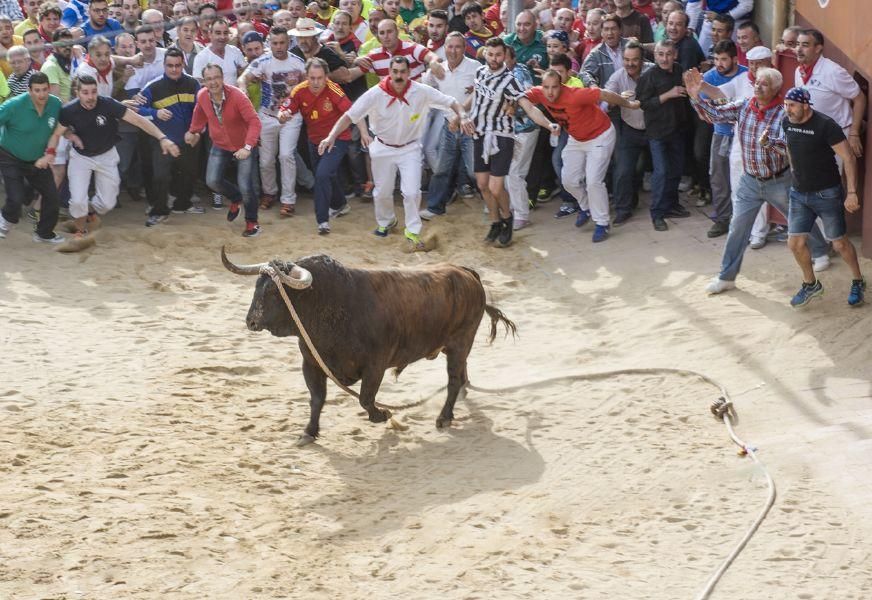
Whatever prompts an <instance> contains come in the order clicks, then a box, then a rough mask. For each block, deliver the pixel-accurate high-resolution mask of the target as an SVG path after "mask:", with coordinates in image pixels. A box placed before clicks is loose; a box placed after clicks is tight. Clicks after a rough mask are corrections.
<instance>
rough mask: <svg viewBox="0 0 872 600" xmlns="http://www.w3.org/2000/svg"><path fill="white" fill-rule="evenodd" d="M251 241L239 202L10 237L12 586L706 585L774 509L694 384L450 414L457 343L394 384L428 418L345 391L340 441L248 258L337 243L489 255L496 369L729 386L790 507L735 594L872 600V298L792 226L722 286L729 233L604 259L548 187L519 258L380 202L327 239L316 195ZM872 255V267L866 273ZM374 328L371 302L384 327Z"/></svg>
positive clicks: (5, 473) (585, 392) (653, 239)
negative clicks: (302, 437)
mask: <svg viewBox="0 0 872 600" xmlns="http://www.w3.org/2000/svg"><path fill="white" fill-rule="evenodd" d="M306 204H307V203H304V206H303V207H302V209H301V213H302V214H301V215H299V216H297V217H295V218H293V219H291V220H289V221H284V222H278V221H277V220H276V216H275V211H272V213H271V214H267V215H266V216H264V218H263V220H262V223H263V225H264V230H265V233H264V234H263V235H262V236H260V237H259V238H256V239H253V240H245V239H243V238H241V237H239V225H234V226H228V224H227V223H226V222H225V221H224V215H223V213H217V212H213V211H209V214H207V215H204V216H193V215H174V216H173V217H172V218H171V220H170V221H169V222H168V223H167V224H166V225H164V226H161V227H159V228H157V229H155V230H147V229H146V228H144V227H143V226H142V225H143V221H144V217H143V216H142V210H141V206H140V205H132V204H131V205H127V206H125V207H124V208H123V209H121V210H118V211H115V212H114V213H113V214H112V215H110V216H109V217H108V218H107V220H106V227H104V229H103V230H102V231H100V232H99V234H98V244H97V245H96V246H95V247H94V248H91V249H88V250H86V251H84V252H82V253H79V254H70V255H61V254H58V253H55V252H52V251H51V250H50V249H49V248H47V247H43V246H36V245H35V244H33V243H32V242H31V241H30V238H29V234H27V233H26V231H25V230H26V229H27V228H26V227H20V228H19V229H18V230H15V231H13V233H12V234H10V236H9V238H8V239H6V240H3V241H2V242H0V264H2V269H0V310H2V313H3V315H4V319H3V326H2V329H0V340H2V356H0V368H2V373H3V378H2V381H0V473H2V478H0V597H2V598H10V599H11V598H70V599H78V598H308V599H321V598H324V599H328V598H329V599H334V598H362V597H372V598H397V597H404V598H422V599H429V598H436V597H439V598H468V599H474V598H482V599H484V598H494V597H496V598H535V599H543V598H545V599H551V598H592V599H593V598H595V599H600V598H621V599H625V598H630V599H635V598H663V599H673V598H690V597H692V596H693V595H694V594H695V593H696V592H698V591H699V590H700V589H701V588H702V586H703V584H704V583H705V581H706V580H707V578H708V576H709V574H710V573H711V572H712V571H713V570H714V569H715V568H716V567H717V565H718V564H719V562H720V561H721V560H722V558H723V557H724V556H725V555H726V554H727V553H728V551H729V550H730V549H731V548H732V547H733V545H734V544H735V542H736V541H737V540H738V539H739V538H740V536H741V535H742V533H744V531H745V529H746V528H747V527H748V526H749V525H750V523H751V521H752V520H753V518H754V516H755V515H756V514H757V512H758V511H759V509H760V507H761V505H762V503H763V501H764V499H765V492H766V488H765V482H764V479H763V477H762V475H761V474H760V472H759V471H757V470H756V469H754V468H753V465H752V464H751V462H750V461H749V460H747V459H742V458H740V457H738V456H737V454H736V452H735V448H734V447H733V446H731V445H730V443H729V440H728V438H727V435H726V430H725V428H724V427H723V425H722V424H720V423H719V422H718V421H717V420H715V419H714V418H713V417H712V416H711V415H710V414H709V412H708V406H709V403H710V402H711V401H712V400H714V399H715V398H716V397H717V392H716V391H715V390H714V389H713V388H711V387H710V386H708V385H706V384H704V383H702V382H701V381H699V380H697V379H695V378H692V377H682V376H674V375H669V376H650V377H641V376H640V377H630V376H622V377H615V378H613V379H609V380H603V381H597V382H593V383H585V382H577V383H573V384H560V385H556V384H554V385H533V386H530V387H528V388H525V389H524V390H522V391H518V392H513V393H502V394H483V393H480V392H470V393H469V395H468V397H467V399H466V400H465V401H464V402H461V403H459V405H458V408H457V410H456V414H457V416H458V422H457V423H456V425H455V426H454V427H453V428H452V429H451V430H450V431H444V430H443V431H439V430H436V429H435V427H434V422H435V418H436V415H437V414H438V410H439V408H440V406H441V403H442V401H443V398H442V397H441V394H437V390H438V389H439V388H440V387H441V386H443V385H444V383H445V374H444V360H443V359H442V358H439V359H437V360H435V361H432V362H426V361H425V362H422V363H417V364H415V365H413V366H410V367H409V368H408V369H407V370H406V371H405V372H404V373H403V375H402V377H401V378H400V380H399V381H397V382H393V381H390V382H388V383H386V384H385V386H384V387H383V388H382V394H381V395H380V400H382V401H384V402H386V403H393V404H398V403H403V402H412V401H416V400H419V399H422V398H427V399H428V400H427V401H426V402H425V403H424V404H423V405H422V406H420V407H417V408H414V409H412V410H408V411H405V412H401V413H398V414H397V415H396V416H397V419H398V421H400V422H401V423H402V424H403V425H405V426H407V427H408V429H406V430H396V429H390V428H387V427H386V426H385V425H373V424H371V423H369V422H368V421H366V419H365V418H364V416H363V413H362V411H361V410H360V409H359V407H358V406H357V405H356V403H355V401H353V400H352V398H350V397H349V396H347V395H345V394H344V393H342V392H340V391H338V390H337V389H336V388H335V387H334V386H332V384H329V388H328V389H329V393H330V398H329V400H328V406H327V407H326V409H325V412H324V415H323V417H322V421H321V424H322V437H321V438H320V440H319V442H318V443H317V444H314V445H310V446H307V447H305V448H296V447H295V446H294V442H295V440H296V439H297V437H298V435H299V434H300V433H301V431H302V428H303V426H304V425H305V422H306V419H307V417H308V405H307V402H308V396H307V392H306V388H305V385H304V383H303V380H302V375H301V373H300V357H299V353H298V351H297V349H296V341H295V340H288V339H278V338H273V337H271V336H270V335H269V334H267V333H266V332H262V333H260V334H254V333H251V332H249V331H248V330H247V329H246V328H245V324H244V317H245V313H246V311H247V309H248V304H249V302H250V299H251V293H252V290H253V285H254V281H253V278H252V279H247V278H243V277H239V276H235V275H232V274H230V273H228V272H227V271H225V270H223V268H222V267H221V264H220V262H219V260H218V252H219V248H220V246H221V245H222V244H228V245H229V249H230V251H231V256H232V257H233V258H235V259H236V260H237V261H239V262H259V261H262V260H266V259H268V258H270V257H273V256H280V257H283V258H287V259H292V258H295V257H301V256H303V255H307V254H312V253H317V252H326V253H329V254H331V255H333V256H334V257H336V258H338V259H340V260H342V261H344V262H346V263H347V264H350V265H356V266H367V265H372V266H379V267H384V266H415V265H420V264H425V263H429V262H437V261H450V262H455V263H460V264H464V265H468V266H471V267H474V268H475V269H477V270H478V271H479V273H481V275H482V277H483V279H484V281H485V283H486V286H487V288H488V292H489V294H490V297H491V300H492V301H493V302H494V303H495V304H497V305H498V306H499V307H500V308H501V309H502V310H504V311H505V312H506V314H507V315H508V316H509V317H510V318H512V319H514V320H515V321H516V322H517V324H518V327H519V331H520V338H519V339H518V340H515V341H512V340H511V339H498V341H497V342H496V343H495V344H494V345H493V346H487V345H486V343H485V339H484V338H485V335H484V331H481V332H480V334H479V339H478V340H477V343H476V347H475V349H474V351H473V353H472V356H471V359H470V375H471V378H472V380H473V382H474V383H476V384H478V385H480V386H487V387H503V386H508V385H514V384H519V383H525V382H534V381H536V380H539V379H542V378H546V377H552V376H555V375H562V374H571V373H584V372H594V371H600V370H608V369H617V368H624V367H639V366H645V367H649V366H650V367H655V366H667V367H683V368H689V369H695V370H699V371H703V372H705V373H707V374H709V375H711V376H712V377H714V378H716V379H718V380H721V381H722V382H723V383H725V384H726V385H727V386H728V388H729V389H730V390H731V392H732V393H733V394H734V396H735V401H736V408H737V410H738V413H739V420H738V423H737V431H738V432H739V434H740V435H741V436H742V437H744V438H745V439H746V440H748V441H750V442H751V443H753V444H754V445H755V446H757V447H759V448H760V456H761V458H762V459H763V460H764V461H765V462H766V464H767V465H768V467H769V468H770V470H771V472H772V474H773V476H774V477H775V480H776V483H777V485H778V493H779V496H778V500H777V503H776V505H775V507H774V508H773V510H772V512H771V513H770V516H769V518H768V519H767V520H766V521H765V522H764V524H763V527H762V528H761V530H760V531H759V533H758V534H757V535H756V536H755V537H754V538H753V539H752V541H751V543H750V545H749V546H748V548H747V549H746V551H745V552H744V553H743V554H742V555H741V556H740V557H739V559H738V560H737V562H736V563H735V564H734V566H733V567H732V569H731V570H730V571H729V572H728V573H727V575H726V577H725V578H724V579H723V581H722V583H721V585H720V586H719V588H718V590H717V592H716V593H715V595H714V596H713V597H714V598H745V599H758V598H801V599H812V598H814V599H818V598H839V599H850V598H856V599H861V598H870V597H872V557H870V552H872V551H870V548H872V545H870V543H869V540H870V530H872V525H870V517H872V507H870V506H872V505H870V503H869V502H868V499H869V497H870V495H872V468H870V464H872V409H870V406H872V405H870V395H872V392H870V372H872V369H870V360H869V358H870V352H869V350H868V347H869V346H868V336H869V331H870V327H872V317H870V315H872V312H870V311H872V309H870V308H868V307H865V308H859V309H853V310H852V309H849V308H848V307H847V305H846V303H845V296H846V294H847V285H848V281H849V278H850V275H849V272H848V270H847V268H846V267H845V266H844V265H843V264H839V263H838V261H834V262H835V263H836V265H835V267H834V268H833V269H832V270H831V271H829V272H827V273H825V274H824V275H823V281H824V284H825V286H826V287H827V294H826V296H825V297H824V299H823V300H821V301H819V302H817V303H815V304H813V305H812V306H811V307H810V308H809V309H808V310H805V311H794V310H791V309H790V308H789V307H788V305H787V300H788V298H789V297H790V295H791V294H792V293H793V292H794V290H795V288H796V287H797V285H798V283H799V279H798V271H797V270H796V268H795V267H794V265H793V261H792V258H791V257H790V256H789V253H788V251H787V249H786V247H785V246H784V245H783V244H770V246H768V247H766V248H765V249H763V250H760V251H751V250H749V251H748V255H747V257H746V261H745V268H744V271H743V276H742V277H741V278H740V280H739V287H740V289H739V290H737V291H734V292H730V293H728V294H725V295H723V296H719V297H707V296H706V295H705V294H704V293H703V288H704V285H705V283H706V282H707V280H708V278H709V277H710V276H711V275H712V274H713V273H714V272H715V271H716V270H717V266H718V263H719V256H720V249H721V246H722V244H723V238H721V239H719V240H708V239H707V238H706V237H705V231H706V229H707V227H708V225H707V222H706V221H705V219H704V217H703V216H701V215H700V214H697V215H696V216H695V217H693V218H691V219H686V220H683V221H674V222H672V223H671V224H670V227H671V229H670V230H669V232H667V233H657V232H655V231H653V229H652V228H651V226H650V223H649V222H648V220H647V219H646V218H645V217H644V216H640V217H639V218H637V219H636V220H634V221H631V222H630V223H628V224H627V225H625V226H624V227H621V228H619V229H614V230H613V235H612V238H611V239H610V240H609V241H607V242H606V243H604V244H598V245H593V244H591V242H590V234H591V232H590V231H589V230H582V231H579V230H576V229H575V228H574V227H573V225H572V222H571V221H568V220H564V221H556V220H555V219H553V218H552V216H551V214H552V213H553V211H554V209H556V207H555V206H553V204H551V205H546V206H544V207H543V208H542V209H540V210H538V211H537V212H536V213H534V220H535V221H536V223H535V225H534V226H533V227H531V228H529V229H527V230H524V231H522V232H519V234H518V235H517V238H516V242H515V244H514V245H513V246H512V247H511V248H510V249H507V250H500V249H494V248H485V247H483V245H482V244H481V242H480V238H481V237H482V236H483V235H484V233H485V229H486V226H485V221H484V217H483V215H482V214H481V210H480V208H478V207H477V206H475V207H472V206H464V205H461V204H455V205H453V206H452V207H451V209H450V214H449V215H448V216H447V217H444V218H442V219H439V220H438V221H436V222H434V223H433V224H431V225H429V226H428V227H427V232H428V235H436V236H438V244H439V245H438V248H437V249H436V250H435V251H433V252H431V253H429V254H408V253H405V252H403V241H402V239H401V237H400V236H399V235H393V236H391V237H390V238H389V239H387V240H381V239H377V238H375V237H374V236H372V235H370V234H369V230H370V229H371V228H372V227H373V222H372V208H371V206H370V205H362V204H358V203H357V202H355V203H354V210H353V211H352V213H351V214H350V215H348V216H347V217H343V218H342V219H341V220H338V221H337V222H336V223H335V224H334V233H333V234H331V235H330V236H329V237H327V238H324V237H318V236H317V235H315V232H314V229H315V224H314V219H313V217H312V215H311V211H310V209H309V208H308V207H307V206H306ZM864 265H865V269H866V271H867V272H872V265H870V263H869V261H864ZM363 317H365V315H361V318H363Z"/></svg>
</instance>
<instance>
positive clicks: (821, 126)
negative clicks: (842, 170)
mask: <svg viewBox="0 0 872 600" xmlns="http://www.w3.org/2000/svg"><path fill="white" fill-rule="evenodd" d="M781 128H782V129H783V130H784V140H785V141H786V142H787V151H788V152H789V153H790V170H791V174H792V175H793V188H794V189H795V190H796V191H798V192H817V191H820V190H825V189H827V188H831V187H835V186H837V185H841V183H842V176H841V175H840V174H839V167H838V165H836V153H835V152H834V151H833V146H835V145H837V144H838V143H839V142H841V141H843V140H844V139H845V133H844V132H843V131H842V128H841V127H839V125H838V124H837V123H836V122H835V121H833V120H832V119H831V118H829V117H828V116H826V115H825V114H823V113H819V112H818V111H814V113H812V116H811V118H810V119H809V120H808V121H806V122H805V123H791V122H790V121H789V120H788V119H787V117H785V118H784V120H783V121H782V122H781Z"/></svg>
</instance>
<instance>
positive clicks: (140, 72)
mask: <svg viewBox="0 0 872 600" xmlns="http://www.w3.org/2000/svg"><path fill="white" fill-rule="evenodd" d="M165 53H166V50H164V49H163V48H157V49H156V50H155V55H154V60H153V61H151V62H147V63H145V64H143V65H142V66H141V67H137V69H136V71H134V73H133V76H132V77H131V78H130V79H128V80H127V83H125V84H124V89H125V90H141V89H142V88H144V87H145V86H146V85H147V84H148V82H149V81H152V80H153V79H157V78H158V77H163V74H164V66H163V61H164V54H165Z"/></svg>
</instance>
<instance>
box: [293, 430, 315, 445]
mask: <svg viewBox="0 0 872 600" xmlns="http://www.w3.org/2000/svg"><path fill="white" fill-rule="evenodd" d="M314 441H315V438H314V437H312V436H311V435H309V434H308V433H304V434H303V435H301V436H300V439H298V440H297V444H296V446H297V448H301V447H303V446H308V445H309V444H311V443H312V442H314Z"/></svg>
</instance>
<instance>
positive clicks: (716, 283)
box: [705, 277, 736, 294]
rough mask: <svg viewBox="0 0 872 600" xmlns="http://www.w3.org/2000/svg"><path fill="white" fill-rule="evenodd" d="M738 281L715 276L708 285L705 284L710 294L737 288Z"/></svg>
mask: <svg viewBox="0 0 872 600" xmlns="http://www.w3.org/2000/svg"><path fill="white" fill-rule="evenodd" d="M735 287H736V282H735V281H727V280H726V279H721V278H720V277H715V278H714V279H712V280H711V281H710V282H709V284H708V285H707V286H705V291H706V293H708V294H720V293H721V292H726V291H727V290H732V289H735Z"/></svg>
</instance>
